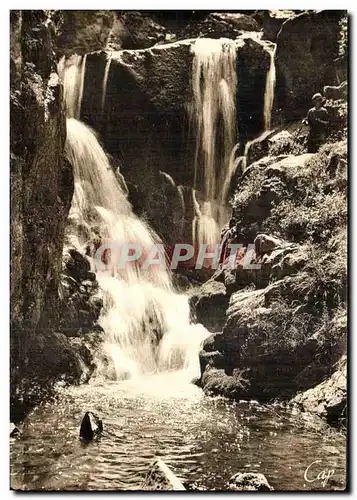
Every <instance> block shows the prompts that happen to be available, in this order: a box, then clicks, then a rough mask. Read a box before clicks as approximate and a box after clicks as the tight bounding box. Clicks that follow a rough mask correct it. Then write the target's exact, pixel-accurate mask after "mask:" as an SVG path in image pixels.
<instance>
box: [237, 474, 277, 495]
mask: <svg viewBox="0 0 357 500" xmlns="http://www.w3.org/2000/svg"><path fill="white" fill-rule="evenodd" d="M229 489H230V490H232V491H273V490H274V488H273V487H272V486H270V484H269V483H268V480H267V478H266V477H265V476H264V474H259V473H257V472H238V473H237V474H235V475H234V476H232V477H231V478H230V480H229Z"/></svg>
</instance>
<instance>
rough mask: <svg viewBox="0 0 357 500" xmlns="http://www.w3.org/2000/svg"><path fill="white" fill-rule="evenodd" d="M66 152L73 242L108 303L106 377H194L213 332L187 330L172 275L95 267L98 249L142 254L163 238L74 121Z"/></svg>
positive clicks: (135, 267)
mask: <svg viewBox="0 0 357 500" xmlns="http://www.w3.org/2000/svg"><path fill="white" fill-rule="evenodd" d="M65 150H66V154H67V157H68V159H69V161H70V162H71V164H72V165H73V169H74V178H75V190H74V195H73V201H72V206H71V210H70V214H69V240H70V241H71V243H72V245H75V246H76V248H77V249H78V250H79V251H80V252H82V253H84V252H86V253H87V254H89V255H90V256H91V257H92V266H93V269H94V270H95V271H96V276H97V280H98V282H99V285H100V288H101V290H102V293H103V299H104V307H103V311H102V314H101V316H100V320H99V322H100V325H101V326H102V327H103V329H104V331H105V335H106V337H105V344H104V352H105V358H104V359H103V362H102V364H101V368H100V371H101V373H102V374H103V375H105V376H110V377H112V378H115V379H121V378H128V377H135V376H139V375H141V374H143V373H153V372H157V371H166V370H174V369H179V368H185V369H187V371H188V372H189V373H190V374H191V375H197V373H199V365H198V352H199V348H200V344H201V342H202V340H203V339H204V338H205V337H206V336H207V335H208V332H207V331H206V330H205V329H204V328H203V327H202V325H191V324H190V320H189V314H190V312H189V304H188V299H187V297H186V296H184V295H180V294H178V293H176V292H175V290H174V289H173V285H172V280H171V274H170V272H169V270H168V269H167V267H166V266H165V265H159V264H155V265H154V264H153V265H150V266H149V267H145V266H144V265H143V263H142V262H141V263H140V262H139V261H135V262H129V263H127V265H126V267H125V268H124V269H119V268H117V267H116V266H114V264H116V263H117V260H116V257H115V255H114V254H110V255H109V257H108V259H109V260H110V264H112V265H113V266H110V269H109V271H108V270H102V269H101V267H102V266H99V267H98V265H97V264H98V263H97V262H96V261H95V260H94V259H93V256H94V254H95V251H96V249H97V248H98V246H99V245H100V244H102V243H108V242H109V243H114V244H115V243H118V244H123V243H136V244H139V245H140V247H141V248H143V249H144V254H145V252H149V251H150V250H151V249H152V247H153V245H154V244H160V243H161V241H160V239H159V237H158V235H157V234H156V233H155V232H154V231H153V230H152V229H151V228H150V227H149V226H148V225H147V224H146V223H145V222H144V221H142V220H140V219H139V218H138V217H137V216H136V215H135V214H134V213H133V211H132V207H131V205H130V203H129V201H128V200H127V198H126V195H125V192H124V191H123V189H122V187H121V186H120V184H119V183H118V180H117V178H116V176H115V174H114V172H113V170H112V168H111V165H110V163H109V160H108V157H107V155H106V154H105V152H104V150H103V149H102V147H101V146H100V144H99V142H98V139H97V137H96V135H95V133H94V132H93V131H92V130H91V129H90V128H89V127H87V126H86V125H85V124H83V123H81V122H79V121H77V120H75V119H74V118H70V119H67V140H66V147H65ZM106 360H109V364H108V361H106Z"/></svg>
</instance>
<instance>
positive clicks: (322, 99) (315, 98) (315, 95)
mask: <svg viewBox="0 0 357 500" xmlns="http://www.w3.org/2000/svg"><path fill="white" fill-rule="evenodd" d="M311 101H312V102H316V101H325V99H324V98H323V97H322V95H321V94H320V93H319V92H318V93H317V94H314V95H313V96H312V99H311Z"/></svg>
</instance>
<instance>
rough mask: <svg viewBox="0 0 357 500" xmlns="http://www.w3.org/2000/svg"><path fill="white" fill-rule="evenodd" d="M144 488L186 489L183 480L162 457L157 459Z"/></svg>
mask: <svg viewBox="0 0 357 500" xmlns="http://www.w3.org/2000/svg"><path fill="white" fill-rule="evenodd" d="M142 489H143V490H171V491H172V490H173V491H185V490H186V488H185V487H184V485H183V484H182V482H181V481H180V480H179V479H178V477H176V476H175V474H174V473H173V472H172V471H171V470H170V469H169V467H168V466H167V465H166V464H165V462H163V461H162V460H161V459H160V458H158V459H157V460H155V462H154V463H153V465H152V466H151V469H150V471H149V473H148V475H147V477H146V479H145V481H144V484H143V486H142Z"/></svg>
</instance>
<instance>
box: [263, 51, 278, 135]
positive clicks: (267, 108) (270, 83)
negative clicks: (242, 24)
mask: <svg viewBox="0 0 357 500" xmlns="http://www.w3.org/2000/svg"><path fill="white" fill-rule="evenodd" d="M266 50H267V51H268V52H269V55H270V65H269V70H268V73H267V78H266V85H265V93H264V129H265V131H267V130H270V128H271V112H272V109H273V103H274V90H275V81H276V71H275V53H276V44H275V43H274V44H272V46H271V45H269V48H267V49H266Z"/></svg>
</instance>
